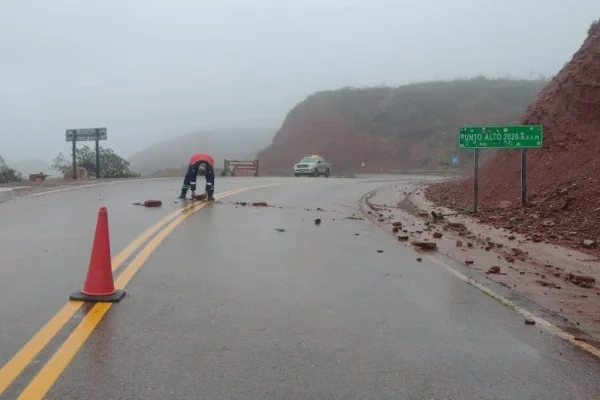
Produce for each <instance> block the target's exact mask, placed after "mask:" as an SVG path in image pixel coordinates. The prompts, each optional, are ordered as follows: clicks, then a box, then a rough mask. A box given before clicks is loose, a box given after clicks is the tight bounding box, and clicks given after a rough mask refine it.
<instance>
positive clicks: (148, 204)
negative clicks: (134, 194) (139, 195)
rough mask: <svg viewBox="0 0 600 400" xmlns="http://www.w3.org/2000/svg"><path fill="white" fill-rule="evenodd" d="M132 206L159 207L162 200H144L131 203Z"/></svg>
mask: <svg viewBox="0 0 600 400" xmlns="http://www.w3.org/2000/svg"><path fill="white" fill-rule="evenodd" d="M133 205H134V206H144V207H160V206H162V201H160V200H146V201H144V202H143V203H133Z"/></svg>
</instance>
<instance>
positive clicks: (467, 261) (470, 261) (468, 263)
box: [465, 260, 475, 265]
mask: <svg viewBox="0 0 600 400" xmlns="http://www.w3.org/2000/svg"><path fill="white" fill-rule="evenodd" d="M473 264H475V261H473V260H465V265H473Z"/></svg>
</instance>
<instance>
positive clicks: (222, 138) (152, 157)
mask: <svg viewBox="0 0 600 400" xmlns="http://www.w3.org/2000/svg"><path fill="white" fill-rule="evenodd" d="M274 134H275V129H272V130H270V129H262V130H258V129H247V130H242V129H223V130H205V131H196V132H192V133H189V134H187V135H184V136H180V137H177V138H174V139H169V140H165V141H164V142H160V143H157V144H154V145H152V146H150V147H147V148H145V149H143V150H141V151H139V152H137V153H135V154H133V155H132V156H131V157H129V159H128V161H129V162H130V163H131V169H132V170H133V171H135V172H138V173H140V174H142V175H148V174H152V173H153V172H155V171H157V170H159V169H168V168H178V167H180V166H181V165H182V164H187V162H188V160H189V158H190V156H191V155H192V154H193V153H209V154H210V155H212V156H213V157H214V159H215V163H216V165H217V166H219V167H221V166H222V165H223V160H224V159H225V158H227V159H235V158H237V159H250V158H254V157H255V156H256V153H257V152H258V151H259V150H261V149H262V148H264V147H266V146H268V145H269V144H270V143H271V140H272V139H273V136H274Z"/></svg>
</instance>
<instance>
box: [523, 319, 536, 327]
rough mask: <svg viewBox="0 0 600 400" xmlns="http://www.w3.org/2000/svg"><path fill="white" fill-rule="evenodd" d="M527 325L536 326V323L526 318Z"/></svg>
mask: <svg viewBox="0 0 600 400" xmlns="http://www.w3.org/2000/svg"><path fill="white" fill-rule="evenodd" d="M525 325H535V321H534V320H532V319H529V318H525Z"/></svg>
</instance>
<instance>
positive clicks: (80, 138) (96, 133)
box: [65, 128, 108, 142]
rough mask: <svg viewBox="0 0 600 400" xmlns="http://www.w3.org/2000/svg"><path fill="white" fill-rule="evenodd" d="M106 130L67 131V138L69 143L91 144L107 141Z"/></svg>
mask: <svg viewBox="0 0 600 400" xmlns="http://www.w3.org/2000/svg"><path fill="white" fill-rule="evenodd" d="M107 137H108V136H107V133H106V128H85V129H67V130H66V133H65V138H66V139H67V140H66V141H67V142H72V141H73V140H75V141H77V142H91V141H94V140H106V139H107Z"/></svg>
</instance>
